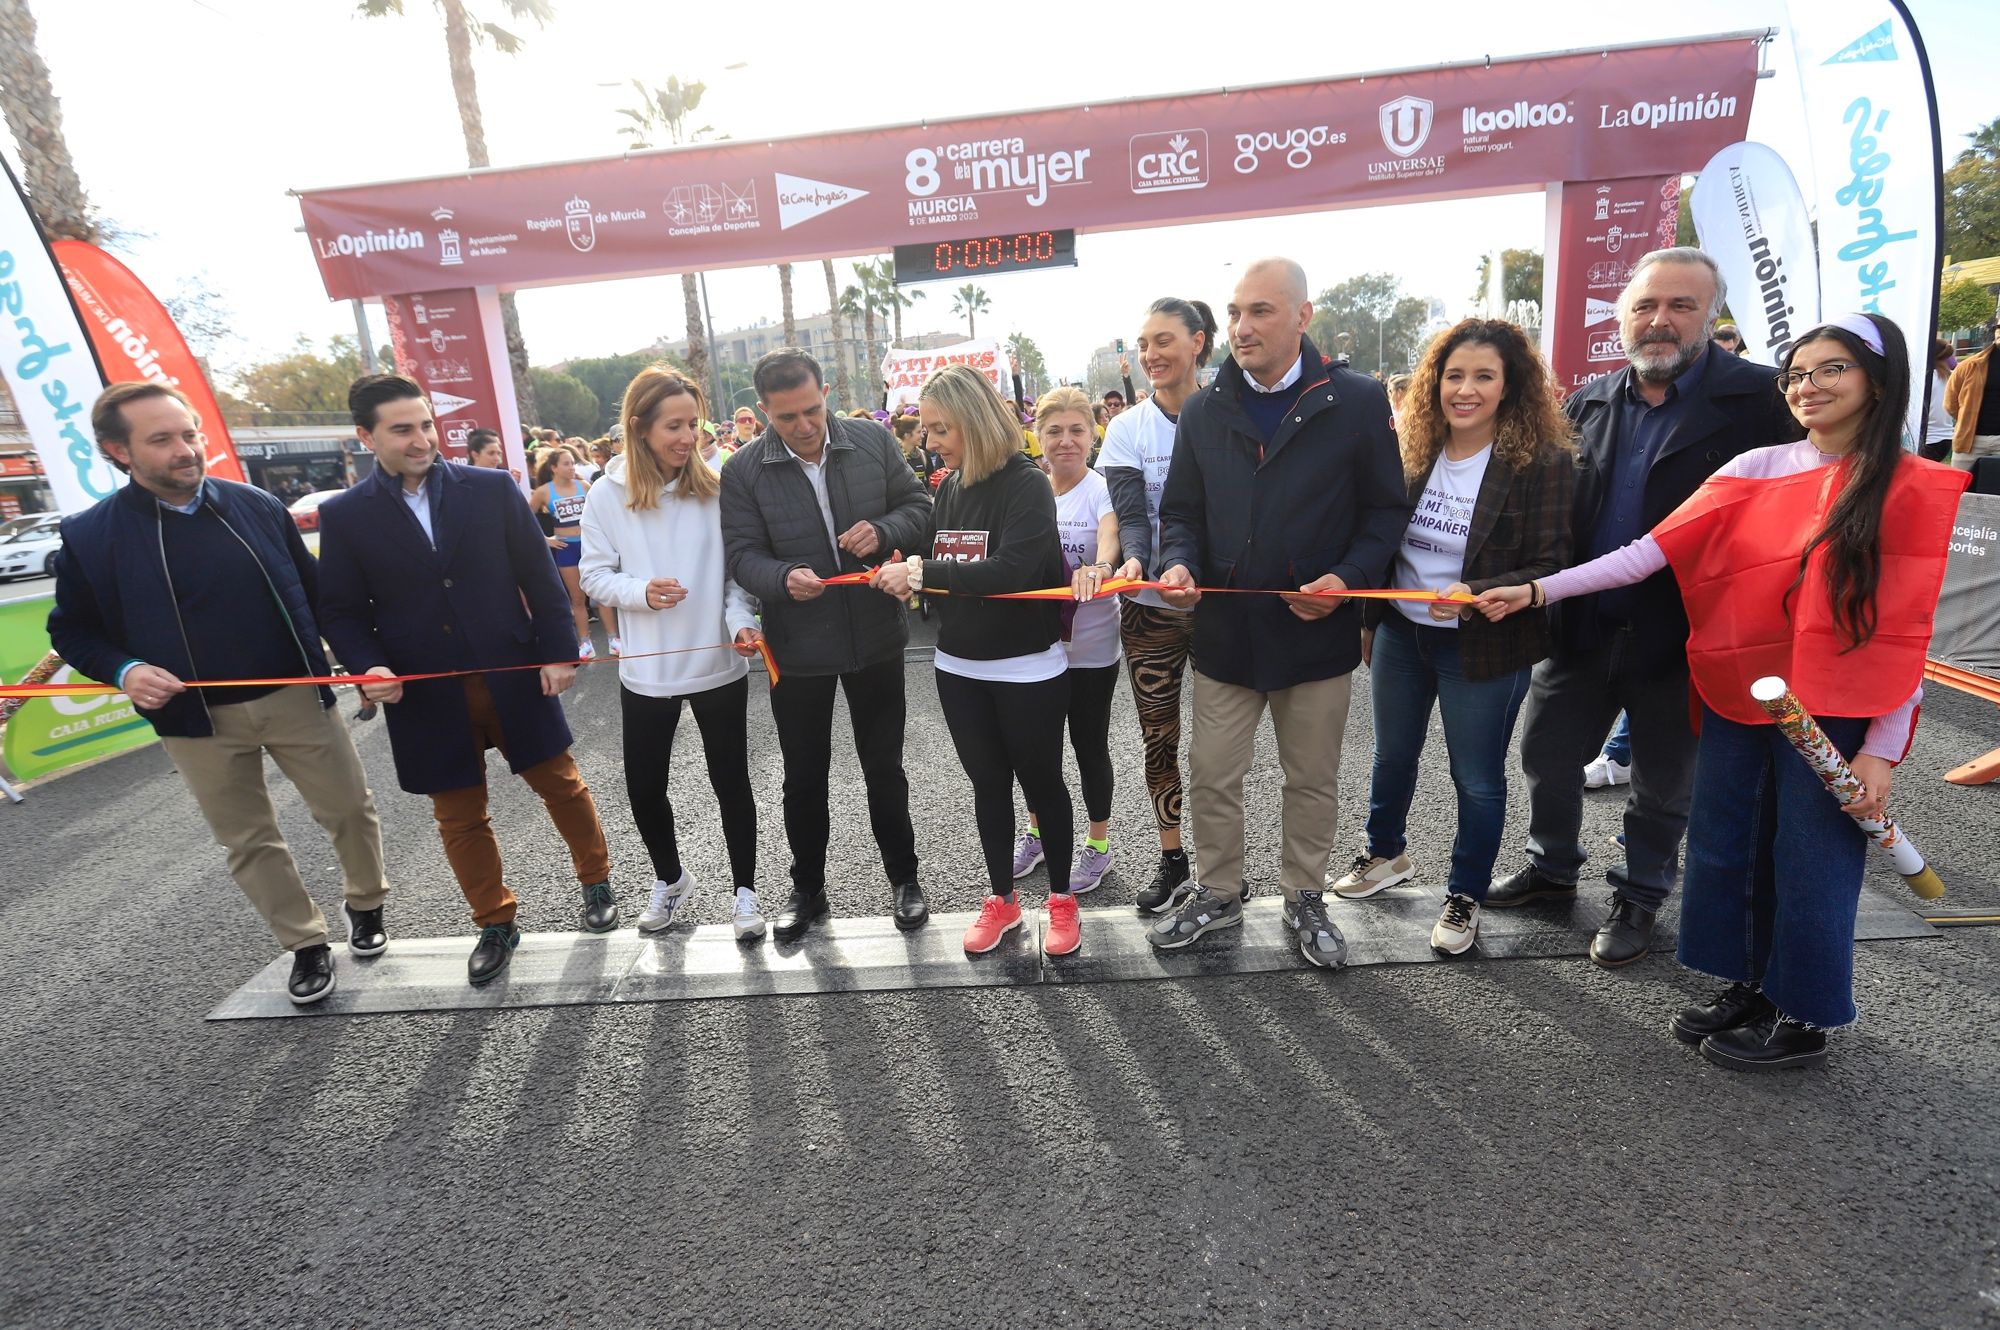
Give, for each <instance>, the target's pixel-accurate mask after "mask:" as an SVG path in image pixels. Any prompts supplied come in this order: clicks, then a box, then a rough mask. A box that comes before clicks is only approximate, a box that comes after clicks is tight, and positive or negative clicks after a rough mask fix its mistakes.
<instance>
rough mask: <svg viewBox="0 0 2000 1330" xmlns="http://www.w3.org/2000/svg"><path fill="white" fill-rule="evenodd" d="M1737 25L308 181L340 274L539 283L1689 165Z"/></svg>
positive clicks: (345, 284)
mask: <svg viewBox="0 0 2000 1330" xmlns="http://www.w3.org/2000/svg"><path fill="white" fill-rule="evenodd" d="M1756 75H1757V42H1756V40H1755V39H1753V38H1751V37H1748V36H1738V37H1729V38H1715V39H1709V40H1702V41H1690V42H1677V43H1674V44H1672V45H1663V46H1650V47H1638V48H1628V49H1623V50H1612V51H1604V52H1591V53H1588V54H1581V55H1562V56H1549V57H1542V58H1536V59H1528V60H1512V61H1495V62H1493V63H1491V64H1485V65H1478V66H1461V67H1448V68H1442V69H1429V70H1417V71H1411V72H1407V73H1399V74H1388V75H1377V76H1369V77H1366V78H1353V79H1341V80H1332V81H1327V82H1317V83H1294V84H1284V85H1277V86H1272V87H1263V88H1249V89H1242V90H1229V91H1224V92H1214V93H1205V94H1201V95H1196V96H1187V97H1162V98H1151V99H1145V100H1135V101H1124V102H1111V103H1102V104H1093V105H1089V106H1073V107H1064V108H1059V109H1054V110H1045V111H1033V112H1027V113H1024V114H1019V115H1007V116H993V117H988V118H982V119H971V120H960V121H944V122H939V123H936V124H930V125H903V126H896V127H892V128H884V129H870V130H856V131H852V132H842V133H832V134H823V135H814V136H810V137H802V138H793V139H779V140H773V141H767V142H755V143H748V142H746V143H723V144H712V145H711V144H704V145H701V146H698V147H690V148H675V149H668V150H664V151H660V152H649V153H634V154H630V155H626V156H620V157H611V158H603V159H600V160H595V161H583V162H569V163H562V164H556V165H550V166H536V167H526V168H522V169H519V170H497V171H478V172H471V173H466V172H457V173H454V174H452V175H449V176H441V177H438V178H436V179H433V180H416V181H401V182H397V183H393V184H380V185H363V186H357V187H354V188H349V189H327V190H312V191H308V192H306V193H304V194H302V195H301V196H300V208H301V210H302V212H303V213H304V215H305V230H306V234H307V238H308V241H309V243H310V244H311V245H312V247H313V254H314V256H315V258H316V259H317V260H318V263H319V267H320V274H321V277H322V279H323V280H324V281H325V283H326V289H327V293H328V294H329V295H330V296H333V297H334V298H337V299H347V298H350V297H356V296H379V295H387V294H392V293H396V292H402V291H420V290H428V289H430V288H432V287H435V286H437V285H439V284H440V282H441V281H449V282H453V283H458V282H463V283H464V284H465V285H468V286H474V285H497V286H507V287H516V286H533V285H538V284H552V283H561V282H580V281H589V280H592V279H594V278H605V277H619V276H634V275H640V274H644V273H653V272H684V271H688V270H691V269H701V268H718V267H731V266H738V265H748V264H765V263H776V262H799V261H805V260H811V259H818V258H828V257H837V256H841V255H850V254H872V253H880V252H882V251H884V250H887V249H889V248H890V247H892V246H894V245H898V244H905V243H913V242H923V241H932V240H948V239H954V238H959V237H964V236H974V235H982V234H994V235H1006V234H1012V233H1015V232H1020V231H1041V230H1046V229H1049V228H1052V227H1056V228H1062V227H1074V228H1078V229H1085V230H1088V229H1129V228H1136V227H1146V226H1166V225H1173V224H1178V223H1183V222H1191V221H1201V220H1215V219H1219V218H1229V217H1253V216H1260V215H1267V214H1273V213H1284V212H1308V211H1315V210H1320V209H1326V208H1345V207H1361V206H1367V205H1371V204H1378V203H1390V202H1397V203H1403V202H1409V201H1411V200H1413V199H1419V198H1426V197H1433V198H1434V197H1441V196H1450V195H1474V194H1491V193H1502V192H1506V191H1510V190H1525V189H1538V188H1541V187H1542V186H1543V185H1544V184H1546V183H1548V182H1549V181H1555V180H1600V179H1623V178H1628V177H1633V176H1639V175H1665V174H1668V173H1679V172H1682V171H1695V170H1699V169H1700V168H1701V166H1702V164H1703V163H1704V162H1706V161H1708V159H1709V158H1710V157H1711V156H1713V155H1714V154H1715V152H1716V150H1717V149H1719V148H1721V147H1722V146H1723V145H1724V144H1728V143H1735V142H1739V141H1741V140H1742V139H1743V138H1744V128H1745V126H1746V124H1747V123H1748V121H1749V116H1750V98H1751V93H1752V90H1753V89H1754V88H1755V86H1756Z"/></svg>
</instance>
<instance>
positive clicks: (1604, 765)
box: [1583, 753, 1632, 790]
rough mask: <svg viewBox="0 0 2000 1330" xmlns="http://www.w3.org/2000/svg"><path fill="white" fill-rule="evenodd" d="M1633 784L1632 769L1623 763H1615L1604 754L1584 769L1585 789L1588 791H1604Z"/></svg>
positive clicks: (1599, 755)
mask: <svg viewBox="0 0 2000 1330" xmlns="http://www.w3.org/2000/svg"><path fill="white" fill-rule="evenodd" d="M1631 783H1632V768H1631V767H1629V766H1626V765H1625V764H1624V763H1623V762H1613V761H1612V760H1611V759H1610V758H1608V757H1606V756H1605V755H1604V754H1602V753H1599V754H1598V755H1597V759H1596V760H1595V761H1593V762H1591V763H1590V764H1589V765H1588V766H1586V767H1584V769H1583V788H1584V789H1586V790H1602V789H1608V788H1609V787H1611V786H1613V785H1630V784H1631Z"/></svg>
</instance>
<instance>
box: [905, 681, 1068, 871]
mask: <svg viewBox="0 0 2000 1330" xmlns="http://www.w3.org/2000/svg"><path fill="white" fill-rule="evenodd" d="M937 686H938V702H939V703H940V704H941V705H942V706H943V708H944V723H945V726H946V728H947V729H949V730H950V731H951V743H952V747H954V748H956V749H957V750H958V760H959V763H960V765H962V766H963V767H964V768H965V774H966V775H967V776H968V777H970V778H971V780H972V818H973V821H974V822H975V823H976V824H977V825H978V827H979V848H980V850H981V851H982V852H983V853H984V854H985V855H986V874H987V877H988V878H989V879H990V880H991V881H992V884H993V894H994V895H996V896H1004V895H1006V894H1007V893H1008V892H1011V891H1012V890H1013V889H1014V782H1015V781H1016V780H1019V781H1020V782H1021V790H1022V792H1023V793H1025V794H1026V795H1027V796H1028V806H1029V807H1030V808H1033V809H1034V810H1035V812H1036V814H1037V816H1039V817H1040V818H1041V825H1042V858H1043V861H1044V862H1046V863H1047V864H1048V868H1049V890H1050V891H1053V892H1059V893H1060V892H1067V891H1068V890H1069V868H1070V857H1071V855H1072V853H1073V851H1074V848H1075V846H1074V836H1075V833H1076V828H1075V826H1074V824H1073V823H1072V821H1071V812H1070V802H1069V786H1068V784H1067V783H1066V782H1065V781H1064V780H1063V769H1062V741H1063V718H1064V716H1065V715H1066V714H1067V713H1068V711H1069V675H1068V674H1058V675H1057V676H1056V677H1055V678H1053V679H1044V680H1042V681H1041V682H1040V683H989V682H988V681H986V680H984V679H967V678H965V677H964V676H962V675H957V674H950V673H947V672H946V671H944V670H939V671H938V672H937Z"/></svg>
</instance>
